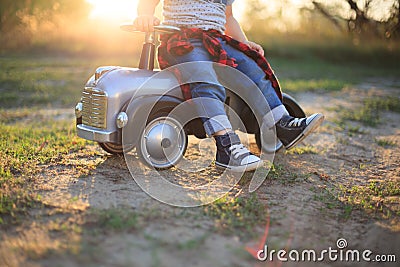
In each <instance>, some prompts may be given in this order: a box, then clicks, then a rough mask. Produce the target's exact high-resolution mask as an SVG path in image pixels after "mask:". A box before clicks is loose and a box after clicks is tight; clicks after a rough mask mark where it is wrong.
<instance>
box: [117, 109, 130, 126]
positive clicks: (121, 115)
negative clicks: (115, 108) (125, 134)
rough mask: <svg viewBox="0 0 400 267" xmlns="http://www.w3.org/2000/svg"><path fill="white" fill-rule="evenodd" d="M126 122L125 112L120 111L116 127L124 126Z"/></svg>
mask: <svg viewBox="0 0 400 267" xmlns="http://www.w3.org/2000/svg"><path fill="white" fill-rule="evenodd" d="M127 124H128V115H127V114H126V113H125V112H120V113H119V114H118V116H117V127H118V128H120V129H121V128H124V127H125V126H126V125H127Z"/></svg>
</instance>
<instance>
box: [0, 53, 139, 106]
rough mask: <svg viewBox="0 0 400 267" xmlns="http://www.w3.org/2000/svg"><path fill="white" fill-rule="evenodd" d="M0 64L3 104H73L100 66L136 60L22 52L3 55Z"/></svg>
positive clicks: (128, 63)
mask: <svg viewBox="0 0 400 267" xmlns="http://www.w3.org/2000/svg"><path fill="white" fill-rule="evenodd" d="M132 61H133V60H132ZM133 62H134V61H133ZM0 65H1V66H2V67H1V69H2V71H1V73H0V88H1V90H0V92H1V94H0V106H1V107H3V108H16V107H46V106H52V107H73V106H74V104H75V103H76V102H77V101H78V100H79V98H80V95H81V92H82V89H83V87H84V85H85V82H86V80H87V79H88V78H89V77H90V76H91V75H92V74H93V73H94V71H95V69H96V68H97V67H98V66H104V65H126V66H130V65H132V62H131V61H130V60H129V58H127V57H122V56H121V57H108V58H105V57H103V56H99V57H98V58H96V57H86V58H85V57H78V56H75V57H74V56H68V57H67V56H43V57H39V56H29V57H26V56H24V55H20V56H3V57H0Z"/></svg>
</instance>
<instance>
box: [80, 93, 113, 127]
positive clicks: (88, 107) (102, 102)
mask: <svg viewBox="0 0 400 267" xmlns="http://www.w3.org/2000/svg"><path fill="white" fill-rule="evenodd" d="M106 115H107V94H106V93H105V92H104V91H102V90H99V89H95V88H91V87H86V88H85V89H84V90H83V93H82V123H83V124H85V125H88V126H92V127H96V128H102V129H104V128H106V126H107V118H106Z"/></svg>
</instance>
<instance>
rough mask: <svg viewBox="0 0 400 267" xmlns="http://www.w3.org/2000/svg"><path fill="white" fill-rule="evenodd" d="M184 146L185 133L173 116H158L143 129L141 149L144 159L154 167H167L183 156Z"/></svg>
mask: <svg viewBox="0 0 400 267" xmlns="http://www.w3.org/2000/svg"><path fill="white" fill-rule="evenodd" d="M185 147H186V133H185V131H184V130H183V126H182V125H181V124H180V122H179V121H177V120H176V119H174V118H171V117H165V116H163V117H159V118H156V119H154V120H152V121H151V122H150V123H149V124H148V125H147V126H146V127H145V129H144V131H143V135H142V138H141V149H142V151H141V152H142V155H143V157H144V160H146V161H147V163H149V164H150V165H152V166H154V167H156V168H169V167H171V166H173V165H175V164H176V163H177V162H178V161H179V160H180V159H181V158H182V156H183V153H184V152H185Z"/></svg>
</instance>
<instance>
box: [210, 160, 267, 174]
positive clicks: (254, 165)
mask: <svg viewBox="0 0 400 267" xmlns="http://www.w3.org/2000/svg"><path fill="white" fill-rule="evenodd" d="M261 165H262V160H259V161H255V162H253V163H250V164H247V165H243V166H229V165H225V164H221V163H218V162H215V166H217V167H218V168H221V169H226V170H228V171H232V172H248V171H254V170H256V169H257V168H259V167H261Z"/></svg>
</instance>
